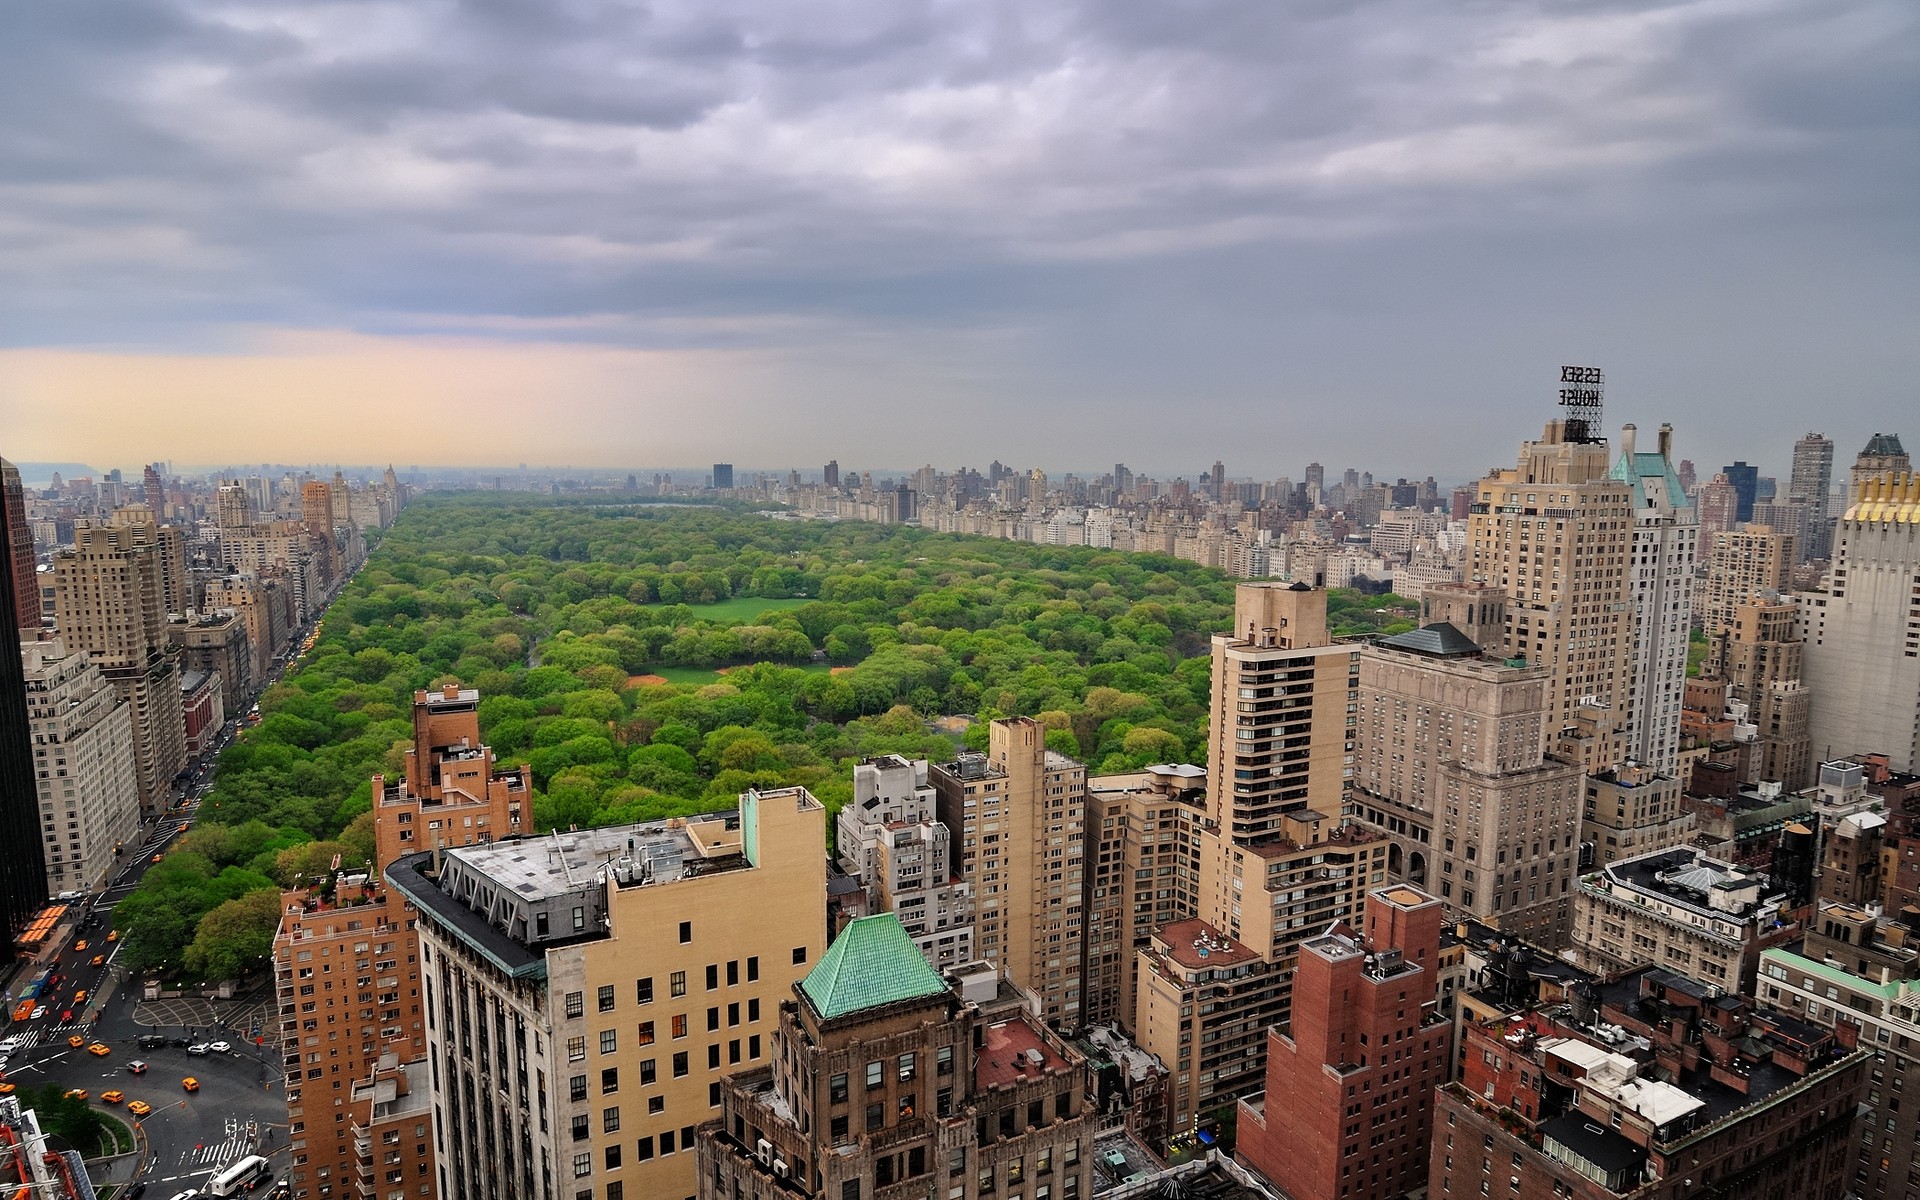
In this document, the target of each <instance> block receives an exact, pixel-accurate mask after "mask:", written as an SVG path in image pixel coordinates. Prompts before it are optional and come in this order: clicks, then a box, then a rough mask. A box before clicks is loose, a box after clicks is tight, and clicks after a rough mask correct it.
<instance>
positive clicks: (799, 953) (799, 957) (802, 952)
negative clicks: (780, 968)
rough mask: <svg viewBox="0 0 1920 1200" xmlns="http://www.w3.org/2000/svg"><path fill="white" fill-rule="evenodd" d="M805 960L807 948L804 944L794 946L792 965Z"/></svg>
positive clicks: (797, 964)
mask: <svg viewBox="0 0 1920 1200" xmlns="http://www.w3.org/2000/svg"><path fill="white" fill-rule="evenodd" d="M806 961H807V948H806V947H805V946H795V947H794V948H793V965H794V966H796V967H797V966H799V965H800V964H801V963H803V962H806Z"/></svg>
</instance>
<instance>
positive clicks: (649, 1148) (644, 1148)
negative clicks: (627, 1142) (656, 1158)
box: [633, 1137, 653, 1162]
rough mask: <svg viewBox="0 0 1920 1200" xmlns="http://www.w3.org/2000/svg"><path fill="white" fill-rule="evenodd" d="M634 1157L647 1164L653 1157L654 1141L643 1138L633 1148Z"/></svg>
mask: <svg viewBox="0 0 1920 1200" xmlns="http://www.w3.org/2000/svg"><path fill="white" fill-rule="evenodd" d="M633 1156H634V1157H635V1158H636V1159H639V1160H640V1161H641V1162H646V1161H647V1160H648V1159H650V1158H652V1157H653V1139H652V1138H651V1137H643V1138H641V1139H640V1140H639V1142H638V1143H636V1144H635V1145H634V1147H633Z"/></svg>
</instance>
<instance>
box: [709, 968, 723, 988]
mask: <svg viewBox="0 0 1920 1200" xmlns="http://www.w3.org/2000/svg"><path fill="white" fill-rule="evenodd" d="M719 986H720V965H719V964H718V963H708V964H707V990H708V991H710V992H711V991H713V990H714V989H716V988H718V987H719Z"/></svg>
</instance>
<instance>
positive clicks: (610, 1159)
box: [607, 1145, 620, 1171]
mask: <svg viewBox="0 0 1920 1200" xmlns="http://www.w3.org/2000/svg"><path fill="white" fill-rule="evenodd" d="M619 1166H620V1147H619V1146H618V1145H613V1146H608V1147H607V1170H609V1171H612V1170H615V1169H617V1168H618V1167H619Z"/></svg>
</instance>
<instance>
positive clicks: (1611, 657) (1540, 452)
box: [1467, 421, 1634, 771]
mask: <svg viewBox="0 0 1920 1200" xmlns="http://www.w3.org/2000/svg"><path fill="white" fill-rule="evenodd" d="M1611 465H1612V464H1611V463H1610V462H1609V461H1608V451H1607V445H1606V441H1605V439H1603V438H1599V437H1596V436H1594V435H1593V434H1592V432H1591V431H1590V430H1588V429H1587V428H1586V426H1585V423H1584V422H1582V421H1552V422H1549V423H1548V425H1547V427H1546V433H1545V435H1544V436H1543V437H1542V438H1541V440H1539V441H1537V442H1527V443H1525V444H1523V445H1522V446H1521V447H1520V458H1519V463H1518V465H1517V466H1516V467H1515V468H1514V469H1513V470H1510V471H1507V470H1502V471H1496V472H1495V473H1494V474H1492V475H1489V476H1488V477H1487V478H1485V479H1482V480H1481V481H1480V482H1479V483H1478V484H1477V485H1475V489H1474V491H1475V500H1474V502H1473V504H1472V506H1471V509H1470V513H1469V517H1468V566H1467V580H1468V582H1471V583H1486V584H1493V585H1496V586H1498V587H1500V588H1502V589H1504V590H1505V591H1506V593H1507V612H1506V619H1507V641H1506V654H1507V655H1508V656H1509V657H1513V658H1524V659H1526V660H1527V661H1528V662H1529V663H1532V664H1535V665H1537V666H1544V667H1546V668H1548V669H1549V670H1550V671H1551V672H1552V704H1551V707H1550V709H1549V711H1548V714H1547V717H1548V726H1549V736H1551V735H1552V733H1553V732H1554V731H1558V730H1561V729H1567V728H1572V727H1573V726H1575V725H1576V724H1578V723H1579V721H1578V712H1579V710H1580V708H1581V707H1582V705H1592V706H1597V708H1598V710H1600V711H1601V712H1603V713H1605V714H1606V719H1605V720H1603V721H1602V722H1600V724H1599V725H1598V726H1597V727H1596V729H1595V730H1594V734H1593V736H1590V737H1588V738H1586V739H1584V740H1583V742H1582V752H1583V754H1584V755H1585V758H1584V760H1583V761H1582V763H1581V766H1582V767H1583V768H1585V769H1587V770H1593V771H1601V770H1605V769H1607V768H1609V767H1612V766H1613V765H1614V764H1616V763H1617V762H1619V761H1620V760H1621V759H1622V758H1623V757H1625V753H1624V749H1625V744H1624V721H1625V714H1626V710H1627V706H1628V702H1629V692H1630V688H1631V682H1632V670H1633V646H1634V640H1633V639H1634V630H1633V603H1632V601H1633V596H1632V594H1631V583H1632V578H1633V573H1632V567H1633V562H1632V559H1633V548H1634V541H1633V539H1634V514H1633V510H1632V492H1631V489H1630V488H1629V486H1628V484H1627V483H1625V482H1623V481H1621V480H1617V479H1614V478H1612V477H1611V476H1610V474H1609V470H1610V467H1611Z"/></svg>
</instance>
